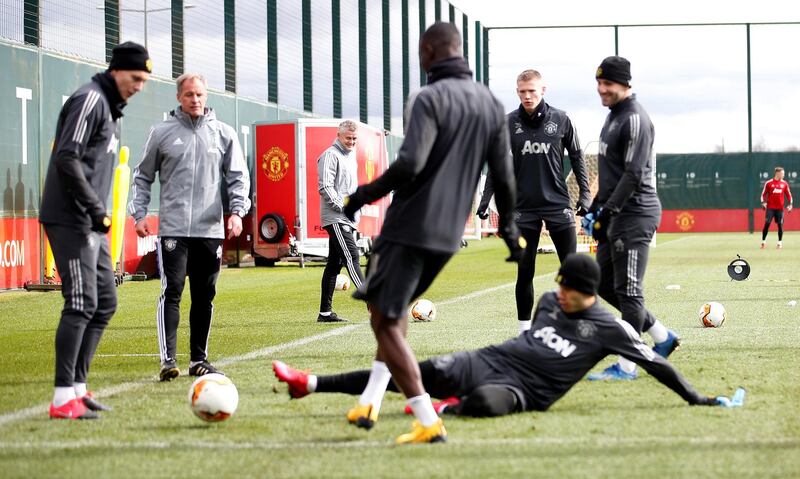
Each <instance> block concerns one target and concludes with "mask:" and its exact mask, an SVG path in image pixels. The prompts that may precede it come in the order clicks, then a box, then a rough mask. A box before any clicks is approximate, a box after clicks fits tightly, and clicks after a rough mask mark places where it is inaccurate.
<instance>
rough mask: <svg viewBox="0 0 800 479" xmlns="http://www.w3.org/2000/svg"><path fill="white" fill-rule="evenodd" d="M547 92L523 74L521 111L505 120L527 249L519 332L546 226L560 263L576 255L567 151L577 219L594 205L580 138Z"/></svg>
mask: <svg viewBox="0 0 800 479" xmlns="http://www.w3.org/2000/svg"><path fill="white" fill-rule="evenodd" d="M546 89H547V87H546V85H545V83H544V81H543V80H542V75H541V74H540V73H539V72H538V71H536V70H525V71H524V72H522V73H520V74H519V76H518V77H517V96H519V100H520V105H519V108H518V109H517V110H515V111H512V112H511V113H509V114H508V115H507V118H508V130H509V134H510V135H511V154H512V156H513V157H514V177H515V178H516V180H517V204H516V222H517V226H519V229H520V232H521V234H522V236H523V237H524V238H525V241H526V242H527V245H526V246H525V252H524V254H523V255H522V259H520V261H519V266H518V267H517V286H516V291H515V296H516V299H517V319H518V320H519V330H520V333H521V332H522V331H527V330H528V329H530V327H531V311H532V310H533V302H534V301H533V297H534V296H533V277H534V276H535V274H536V250H537V249H538V247H539V236H540V235H541V233H542V223H544V224H545V225H546V226H547V230H548V231H549V232H550V238H551V239H552V240H553V244H554V245H555V247H556V252H558V259H559V261H563V260H564V258H566V256H567V255H568V254H570V253H574V252H575V249H576V241H577V240H576V235H575V214H576V213H575V212H574V211H573V209H572V205H571V204H570V202H571V200H570V197H569V191H568V190H567V183H566V181H565V180H564V151H565V150H566V151H567V153H568V154H569V160H570V164H571V165H572V171H574V172H575V179H576V180H577V183H578V188H579V190H580V197H579V200H578V204H577V205H575V207H576V209H577V214H578V215H579V216H583V215H584V214H585V213H586V212H587V211H588V208H589V204H590V203H591V201H592V198H591V193H590V192H589V180H588V179H587V176H586V170H585V167H584V162H583V151H582V150H581V144H580V141H579V140H578V132H577V131H576V130H575V127H574V126H573V125H572V121H570V119H569V117H568V116H567V114H566V113H565V112H564V111H562V110H559V109H558V108H554V107H552V106H550V105H549V104H547V102H545V101H544V92H545V90H546ZM492 193H493V186H492V177H491V175H490V176H489V177H488V178H487V180H486V186H485V188H484V190H483V196H482V198H481V203H480V205H479V206H478V216H479V217H481V218H483V219H486V218H487V217H488V213H487V211H488V210H487V208H488V207H489V200H490V199H491V197H492Z"/></svg>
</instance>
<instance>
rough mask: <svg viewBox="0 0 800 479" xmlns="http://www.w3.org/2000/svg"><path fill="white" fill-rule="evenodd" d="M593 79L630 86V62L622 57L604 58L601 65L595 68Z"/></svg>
mask: <svg viewBox="0 0 800 479" xmlns="http://www.w3.org/2000/svg"><path fill="white" fill-rule="evenodd" d="M594 77H595V78H596V79H600V78H602V79H603V80H608V81H613V82H614V83H619V84H620V85H625V86H631V83H630V82H631V62H629V61H628V60H627V59H625V58H622V57H616V56H615V57H606V58H605V59H604V60H603V63H601V64H600V66H599V67H597V72H596V73H595V75H594Z"/></svg>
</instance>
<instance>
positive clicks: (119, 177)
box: [111, 146, 131, 273]
mask: <svg viewBox="0 0 800 479" xmlns="http://www.w3.org/2000/svg"><path fill="white" fill-rule="evenodd" d="M129 155H130V149H129V148H128V147H127V146H123V147H122V148H120V151H119V166H117V168H116V169H115V170H114V189H113V196H112V198H113V202H112V208H111V267H112V268H114V270H115V271H116V269H117V264H118V263H119V259H120V256H121V255H122V240H123V238H124V237H125V210H126V203H127V202H128V189H129V188H130V183H131V168H130V166H128V156H129ZM121 272H122V271H120V273H121Z"/></svg>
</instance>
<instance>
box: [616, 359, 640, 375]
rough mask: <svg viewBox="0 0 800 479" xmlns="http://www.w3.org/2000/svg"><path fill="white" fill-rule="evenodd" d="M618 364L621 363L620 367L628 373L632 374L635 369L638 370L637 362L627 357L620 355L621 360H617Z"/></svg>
mask: <svg viewBox="0 0 800 479" xmlns="http://www.w3.org/2000/svg"><path fill="white" fill-rule="evenodd" d="M617 364H619V368H620V369H622V370H623V371H625V372H626V373H628V374H632V373H633V372H634V371H636V363H634V362H633V361H631V360H629V359H625V358H623V357H622V356H620V357H619V360H617Z"/></svg>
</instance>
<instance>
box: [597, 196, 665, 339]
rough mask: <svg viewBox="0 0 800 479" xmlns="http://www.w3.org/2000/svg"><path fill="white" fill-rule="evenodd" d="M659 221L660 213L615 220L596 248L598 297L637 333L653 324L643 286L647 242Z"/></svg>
mask: <svg viewBox="0 0 800 479" xmlns="http://www.w3.org/2000/svg"><path fill="white" fill-rule="evenodd" d="M660 220H661V212H660V211H659V212H656V213H654V214H650V215H645V214H637V215H625V214H620V215H618V216H614V217H612V219H611V222H610V223H609V226H608V230H607V232H608V234H607V239H605V240H603V241H598V244H597V262H598V263H599V264H600V272H601V280H600V288H599V291H598V293H599V294H600V297H601V298H603V299H604V300H605V301H606V302H608V303H609V304H610V305H612V306H614V307H615V308H617V309H618V310H619V311H620V312H621V313H622V319H623V320H625V321H627V322H628V323H630V324H631V325H632V326H633V327H634V328H635V329H636V331H637V332H639V333H641V332H642V331H647V330H648V329H650V328H651V327H652V326H653V324H655V321H656V320H655V317H654V316H653V315H652V313H650V311H648V310H647V309H646V308H645V306H644V292H643V291H644V290H643V285H644V273H645V270H646V269H647V257H648V255H649V251H650V242H651V241H652V239H653V235H654V234H655V231H656V228H657V227H658V224H659V222H660Z"/></svg>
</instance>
